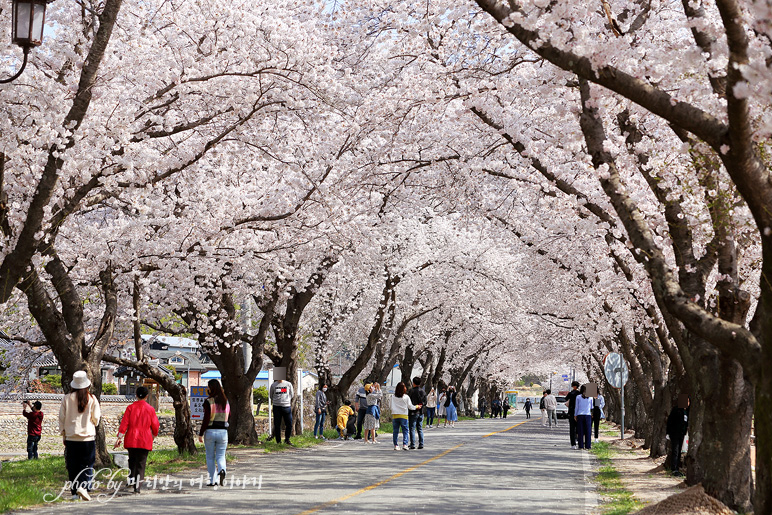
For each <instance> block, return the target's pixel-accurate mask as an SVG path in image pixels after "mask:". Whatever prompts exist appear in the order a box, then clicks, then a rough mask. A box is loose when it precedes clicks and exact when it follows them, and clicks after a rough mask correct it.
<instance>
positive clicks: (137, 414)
mask: <svg viewBox="0 0 772 515" xmlns="http://www.w3.org/2000/svg"><path fill="white" fill-rule="evenodd" d="M147 394H148V390H147V388H145V387H144V386H140V387H139V388H137V401H136V402H134V403H133V404H131V405H129V407H128V408H126V411H125V412H124V414H123V419H121V426H120V427H119V428H118V440H117V441H116V442H115V447H116V448H117V447H118V446H119V445H121V440H124V435H125V436H126V437H125V440H124V441H125V444H124V447H126V450H127V451H129V477H128V484H129V485H134V493H135V494H138V493H139V490H140V486H141V485H142V480H143V479H144V478H145V465H146V464H147V454H148V452H150V451H152V450H153V439H154V438H155V437H156V436H158V416H157V415H156V414H155V409H153V407H152V406H150V404H148V403H147V402H145V399H146V398H147Z"/></svg>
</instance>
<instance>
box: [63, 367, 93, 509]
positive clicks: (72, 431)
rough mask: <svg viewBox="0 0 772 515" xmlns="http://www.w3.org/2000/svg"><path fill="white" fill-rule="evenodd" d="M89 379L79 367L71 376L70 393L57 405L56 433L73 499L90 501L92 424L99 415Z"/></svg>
mask: <svg viewBox="0 0 772 515" xmlns="http://www.w3.org/2000/svg"><path fill="white" fill-rule="evenodd" d="M90 386H91V380H90V379H89V378H88V374H87V373H86V372H85V371H83V370H79V371H77V372H75V373H74V374H73V375H72V381H70V393H68V394H67V395H65V396H64V398H63V399H62V404H61V406H59V433H60V434H61V435H62V440H63V443H64V461H65V464H66V466H67V475H68V476H69V479H70V493H71V494H72V498H73V499H77V498H78V497H80V498H81V499H83V500H84V501H90V500H91V495H90V494H89V492H90V491H91V484H92V483H91V481H92V479H93V478H94V461H96V441H95V440H96V426H98V425H99V420H100V419H101V418H102V411H101V409H100V407H99V401H97V398H96V397H95V396H94V395H91V393H90V392H89V391H88V389H89V387H90Z"/></svg>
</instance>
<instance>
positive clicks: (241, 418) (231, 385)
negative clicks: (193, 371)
mask: <svg viewBox="0 0 772 515" xmlns="http://www.w3.org/2000/svg"><path fill="white" fill-rule="evenodd" d="M230 377H231V378H232V379H226V375H225V374H223V375H222V378H223V387H224V388H225V394H226V395H227V396H228V402H229V403H230V405H231V415H230V418H229V419H228V441H229V442H233V443H234V444H237V445H257V442H258V438H257V431H256V430H255V417H254V415H253V414H252V384H251V383H247V384H244V381H241V380H239V378H243V375H240V376H236V378H234V376H230Z"/></svg>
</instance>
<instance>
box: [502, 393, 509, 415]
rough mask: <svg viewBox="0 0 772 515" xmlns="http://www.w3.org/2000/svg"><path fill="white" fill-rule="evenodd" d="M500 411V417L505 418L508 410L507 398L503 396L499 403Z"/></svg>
mask: <svg viewBox="0 0 772 515" xmlns="http://www.w3.org/2000/svg"><path fill="white" fill-rule="evenodd" d="M501 411H502V412H503V415H502V418H507V412H508V411H509V399H508V398H506V397H504V402H502V403H501Z"/></svg>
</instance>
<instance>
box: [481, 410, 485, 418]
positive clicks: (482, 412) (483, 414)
mask: <svg viewBox="0 0 772 515" xmlns="http://www.w3.org/2000/svg"><path fill="white" fill-rule="evenodd" d="M480 418H485V408H481V409H480Z"/></svg>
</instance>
